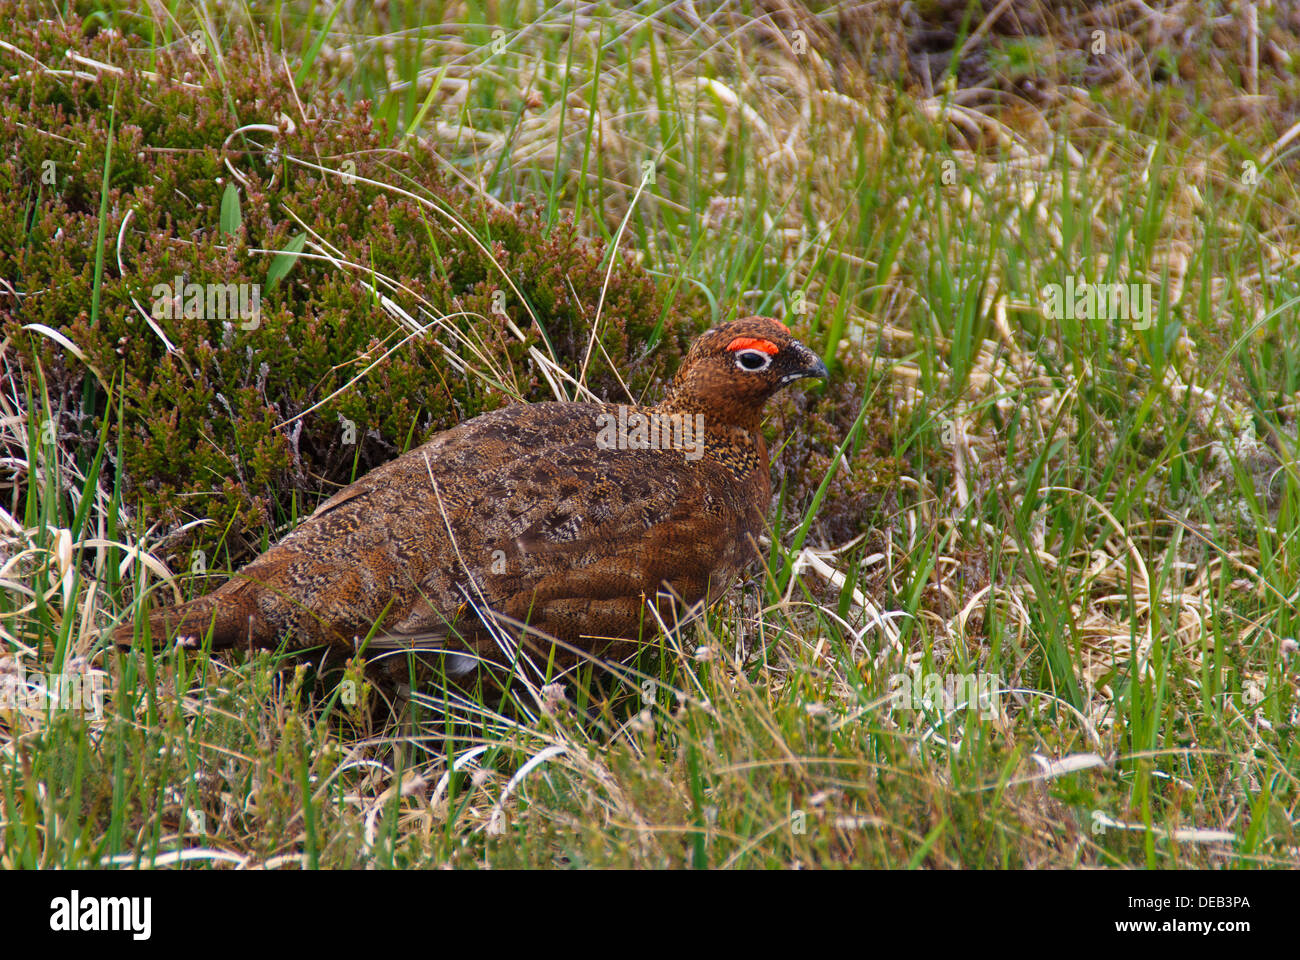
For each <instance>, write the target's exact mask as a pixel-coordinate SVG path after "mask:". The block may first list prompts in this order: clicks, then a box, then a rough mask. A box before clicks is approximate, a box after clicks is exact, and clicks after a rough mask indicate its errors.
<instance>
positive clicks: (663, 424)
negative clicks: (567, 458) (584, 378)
mask: <svg viewBox="0 0 1300 960" xmlns="http://www.w3.org/2000/svg"><path fill="white" fill-rule="evenodd" d="M596 422H597V423H598V424H599V425H600V432H599V433H597V434H596V446H598V447H599V448H600V449H602V450H681V451H682V452H683V453H684V454H685V455H686V459H687V460H698V459H700V457H702V456H704V414H702V413H694V414H691V413H656V412H653V411H652V412H650V413H642V412H641V411H639V410H637V409H635V408H631V409H629V408H628V406H627V404H624V403H620V404H619V405H618V413H617V414H613V413H601V414H598V415H597V416H596Z"/></svg>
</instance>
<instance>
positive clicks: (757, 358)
mask: <svg viewBox="0 0 1300 960" xmlns="http://www.w3.org/2000/svg"><path fill="white" fill-rule="evenodd" d="M771 362H772V357H771V356H770V355H769V354H766V353H764V352H763V351H761V350H738V351H737V352H736V366H738V367H740V369H741V370H748V371H750V372H751V373H752V372H755V371H758V370H765V369H767V365H768V364H770V363H771Z"/></svg>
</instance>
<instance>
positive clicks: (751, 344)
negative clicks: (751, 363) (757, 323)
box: [727, 337, 781, 354]
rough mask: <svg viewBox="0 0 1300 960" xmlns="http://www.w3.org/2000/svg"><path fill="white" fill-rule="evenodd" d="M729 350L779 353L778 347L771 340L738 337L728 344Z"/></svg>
mask: <svg viewBox="0 0 1300 960" xmlns="http://www.w3.org/2000/svg"><path fill="white" fill-rule="evenodd" d="M727 349H728V350H762V351H763V352H764V353H767V354H772V353H778V352H779V351H780V349H781V348H780V347H778V346H777V345H776V344H775V343H773V342H772V341H771V340H760V339H759V338H758V337H737V338H736V339H735V340H732V341H731V343H729V344H727Z"/></svg>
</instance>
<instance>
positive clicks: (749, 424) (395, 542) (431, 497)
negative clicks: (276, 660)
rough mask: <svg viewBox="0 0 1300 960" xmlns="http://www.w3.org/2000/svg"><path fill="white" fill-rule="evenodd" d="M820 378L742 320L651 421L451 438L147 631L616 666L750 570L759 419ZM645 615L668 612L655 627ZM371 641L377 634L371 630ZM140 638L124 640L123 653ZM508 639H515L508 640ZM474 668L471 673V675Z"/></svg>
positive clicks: (551, 408) (764, 492)
mask: <svg viewBox="0 0 1300 960" xmlns="http://www.w3.org/2000/svg"><path fill="white" fill-rule="evenodd" d="M803 377H820V378H825V377H826V367H825V365H824V364H823V363H822V361H821V359H820V358H819V357H818V356H817V355H816V354H814V353H813V352H812V351H811V350H809V349H808V348H807V347H805V346H804V345H803V344H801V343H799V342H798V341H797V340H795V339H794V338H793V337H792V336H791V334H790V331H789V330H788V329H786V327H785V326H784V325H782V324H781V323H779V322H778V321H776V320H772V319H769V318H766V317H748V318H745V319H742V320H736V321H732V322H730V323H726V324H722V325H720V326H718V327H715V328H713V329H712V330H709V331H707V332H706V333H704V334H703V335H702V336H701V337H700V338H699V339H698V340H696V342H695V343H694V344H693V345H692V347H691V349H690V351H689V352H688V354H687V356H686V358H685V360H684V361H683V363H682V365H681V368H680V370H679V371H678V373H677V376H676V377H675V379H674V380H673V383H672V385H671V387H670V388H669V390H668V392H667V395H666V396H665V397H664V399H663V400H662V401H661V402H660V403H659V404H658V405H657V406H655V407H639V406H620V405H615V404H599V403H536V404H518V405H514V406H509V407H505V408H503V409H500V410H496V411H494V412H492V413H487V414H484V415H482V416H479V417H475V418H474V419H472V420H469V421H466V422H465V423H462V424H460V425H459V426H456V427H454V428H452V429H450V430H447V431H445V432H443V433H440V434H438V435H437V436H435V437H434V438H433V439H431V440H429V441H428V442H427V443H425V444H423V445H422V446H419V447H416V448H415V449H413V450H411V451H409V452H408V453H406V454H404V455H402V456H400V457H398V458H397V459H395V460H393V461H391V462H389V463H387V464H384V465H383V466H381V467H378V468H377V469H375V470H372V471H371V472H370V473H368V474H366V475H365V476H364V477H362V478H361V479H360V480H358V481H357V482H355V483H353V484H352V485H351V486H349V487H346V488H345V489H343V490H341V491H339V492H338V493H336V494H335V495H334V496H332V497H330V498H329V499H328V500H326V501H325V502H324V503H323V504H321V505H320V507H319V508H318V509H317V510H316V512H315V513H313V514H312V515H311V516H310V517H309V518H307V519H306V520H305V521H304V522H303V523H302V524H301V525H300V526H299V527H298V528H297V529H296V530H294V531H293V532H292V533H290V534H289V535H288V536H287V537H285V538H284V539H283V540H282V541H280V542H279V543H278V544H276V545H275V546H273V547H272V548H271V549H269V550H268V551H267V552H266V553H264V554H262V555H261V556H260V557H258V558H257V559H256V560H253V561H252V562H251V563H249V564H248V565H247V566H245V567H244V568H243V569H242V570H240V571H239V572H238V573H237V574H235V575H234V576H233V577H232V578H231V579H230V580H229V581H228V582H227V583H226V584H224V585H223V586H221V587H219V588H218V589H216V590H215V591H213V592H212V593H210V594H208V595H206V596H203V597H199V598H198V599H196V600H193V601H190V602H189V603H185V604H181V605H179V606H176V607H172V608H169V609H163V610H160V611H156V612H154V613H153V614H152V615H151V617H150V620H149V626H150V632H151V634H152V637H153V639H154V641H161V640H163V639H167V638H172V637H178V638H180V639H183V640H189V641H191V642H193V641H196V640H199V639H202V638H204V637H206V636H207V635H208V634H209V633H210V635H211V642H212V646H213V647H214V648H220V647H226V646H231V645H235V644H239V645H246V644H247V645H253V646H261V647H271V648H274V647H278V646H279V645H280V644H281V643H287V644H288V646H290V647H291V648H306V647H314V646H319V645H331V646H336V647H340V648H345V649H346V650H347V651H348V653H349V654H350V653H351V652H352V651H353V650H354V649H355V647H356V644H357V639H358V638H365V637H367V636H370V635H372V633H373V636H372V641H374V640H379V641H381V642H383V641H387V642H389V643H392V644H397V645H400V644H402V643H404V642H409V643H411V644H412V645H419V646H421V647H422V648H426V649H427V648H428V647H430V646H433V647H437V648H441V649H445V650H447V651H463V652H468V653H471V654H474V655H477V656H480V657H485V658H488V659H495V660H498V661H499V660H500V659H501V655H500V653H499V651H498V645H499V644H498V640H496V639H494V636H493V634H494V632H495V633H496V634H497V636H498V637H499V636H500V633H501V631H500V629H497V630H495V631H494V629H493V620H494V614H496V615H498V616H497V617H496V619H497V620H499V621H500V622H504V623H506V624H514V625H516V626H517V625H522V624H527V626H528V629H527V630H525V631H519V630H518V629H516V630H514V631H513V636H514V638H515V639H519V638H520V634H521V632H522V633H523V634H524V636H523V640H524V646H525V648H526V649H528V650H529V651H530V652H533V653H534V654H537V655H539V656H541V657H546V656H548V655H550V654H551V652H552V651H551V649H550V647H551V644H550V643H549V641H548V639H547V638H549V637H553V638H556V639H558V640H560V641H562V644H561V646H560V648H558V649H557V650H556V651H555V654H556V661H557V663H559V664H561V665H564V664H567V663H571V662H573V660H574V659H576V657H577V656H579V655H580V654H581V652H583V651H585V652H586V653H589V654H592V655H596V656H619V655H622V654H624V653H626V652H627V651H628V650H629V649H631V645H632V644H633V643H635V642H636V641H637V640H638V639H640V638H641V637H642V636H643V635H644V636H652V635H653V633H654V631H655V630H656V629H657V623H656V617H655V613H658V614H659V616H660V617H661V618H663V619H664V620H665V622H666V623H668V624H669V625H671V624H672V623H673V621H674V618H675V617H676V616H677V615H678V614H679V613H680V611H681V610H682V609H683V604H684V605H686V606H691V605H694V604H696V603H699V602H700V601H703V602H704V603H706V604H708V603H712V602H713V601H715V600H716V599H717V598H718V597H719V596H720V595H721V594H722V593H723V592H724V591H725V590H726V589H727V588H728V587H729V586H730V585H731V584H732V583H733V582H734V581H735V579H736V577H737V576H738V574H739V573H740V571H741V570H742V568H744V567H745V566H746V565H747V564H748V563H750V562H751V561H753V560H755V559H757V556H758V554H757V552H756V549H755V540H756V539H757V537H758V536H759V534H760V533H761V532H762V530H763V525H764V518H765V513H766V509H767V506H768V502H769V500H770V497H771V479H770V475H769V470H770V467H769V463H768V455H767V447H766V445H765V443H764V440H763V436H762V433H761V432H760V430H759V422H760V417H761V414H762V410H763V405H764V403H765V402H766V401H767V400H768V398H769V397H771V396H772V394H774V393H775V392H776V391H777V390H779V389H781V388H782V387H784V386H786V385H787V384H789V383H792V382H794V381H795V380H798V379H800V378H803ZM648 603H653V604H655V607H654V611H651V610H650V609H649V607H648ZM376 624H377V625H378V626H376ZM135 632H136V631H135V628H134V626H133V625H131V624H127V625H124V626H122V627H119V628H118V629H117V630H116V631H115V634H114V641H115V642H116V643H118V644H119V645H130V644H131V642H132V638H133V636H134V634H135ZM505 632H506V633H512V631H511V629H510V628H509V627H507V629H506V631H505ZM462 662H469V661H462Z"/></svg>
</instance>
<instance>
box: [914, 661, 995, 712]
mask: <svg viewBox="0 0 1300 960" xmlns="http://www.w3.org/2000/svg"><path fill="white" fill-rule="evenodd" d="M889 690H890V698H889V708H890V709H891V710H938V711H941V712H943V713H952V712H954V711H956V710H977V711H979V714H980V716H982V717H998V716H1000V715H1001V712H1002V703H1001V701H1002V681H1001V680H1000V679H999V678H998V676H997V674H993V673H924V674H923V673H921V672H919V671H918V672H915V673H895V674H894V675H893V676H891V677H890V678H889Z"/></svg>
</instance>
